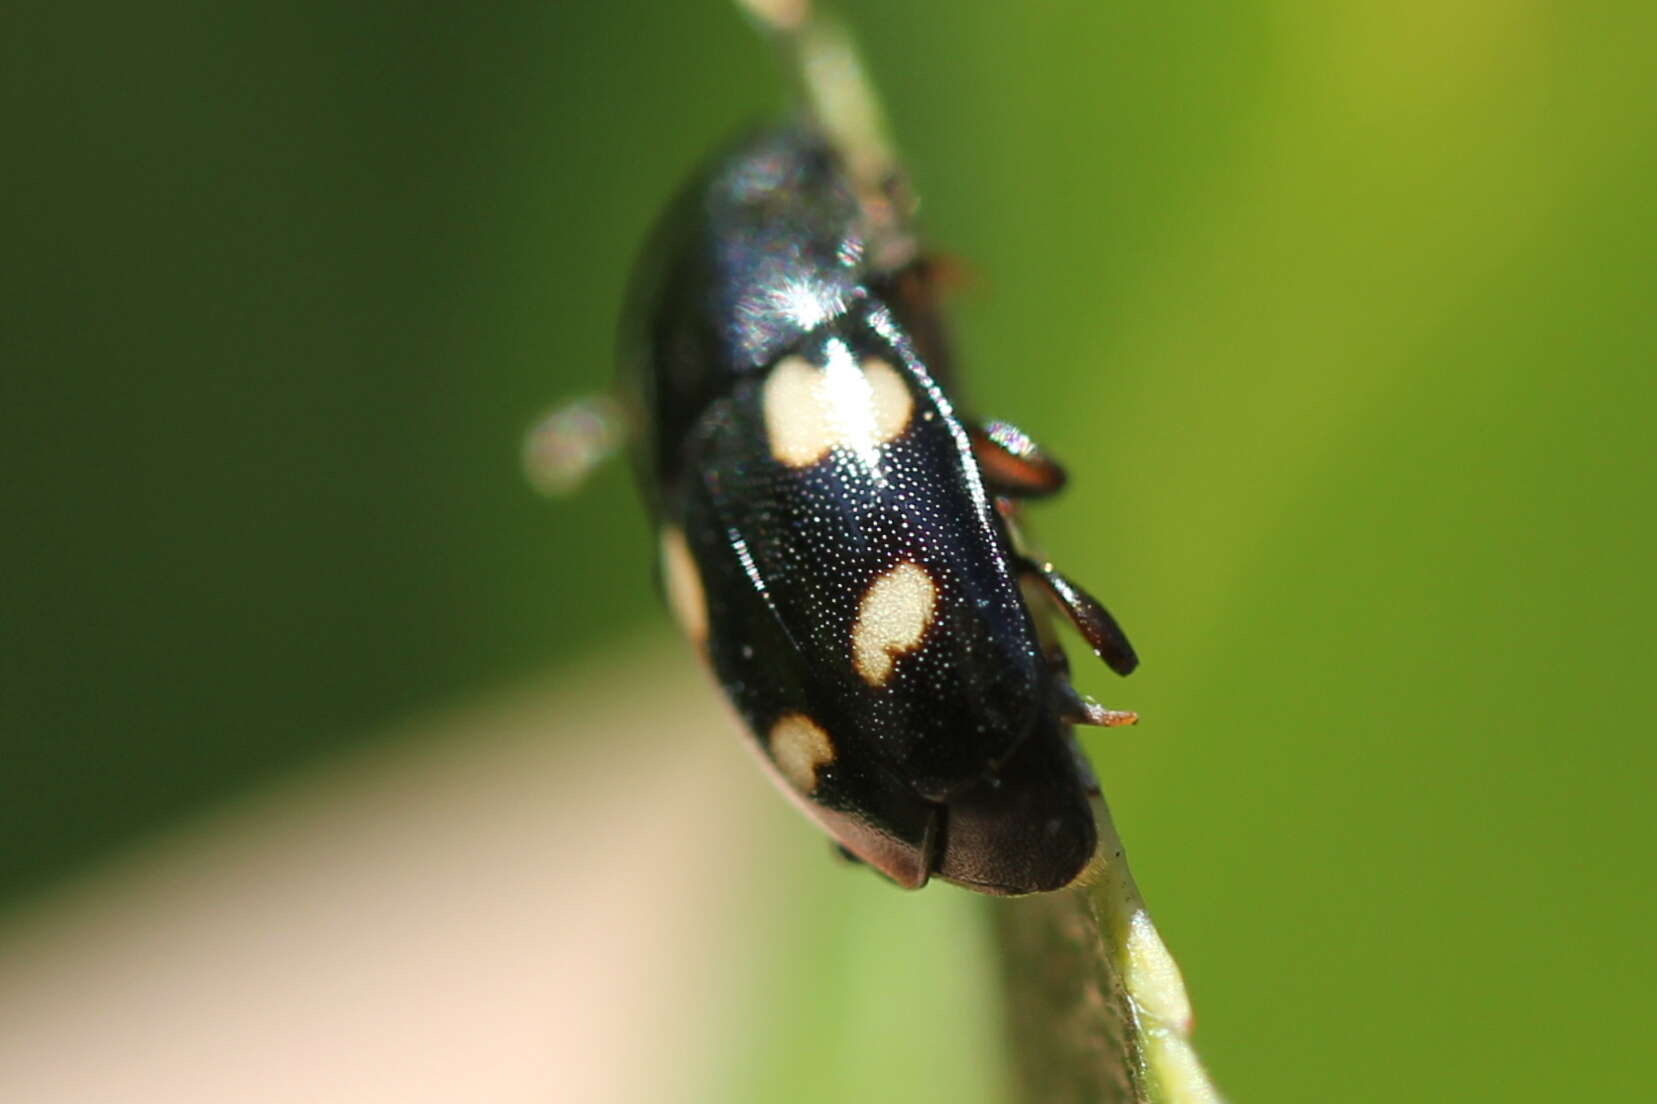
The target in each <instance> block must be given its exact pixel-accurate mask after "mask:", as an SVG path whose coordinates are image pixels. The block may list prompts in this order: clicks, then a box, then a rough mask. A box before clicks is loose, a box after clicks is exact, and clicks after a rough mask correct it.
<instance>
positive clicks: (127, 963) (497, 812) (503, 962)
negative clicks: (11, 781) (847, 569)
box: [0, 650, 770, 1104]
mask: <svg viewBox="0 0 1657 1104" xmlns="http://www.w3.org/2000/svg"><path fill="white" fill-rule="evenodd" d="M629 656H630V658H629V663H628V664H627V666H626V667H625V668H623V669H625V670H628V671H629V680H628V687H629V688H628V689H627V690H626V691H625V694H626V698H625V700H623V701H621V702H614V701H611V700H610V698H611V697H612V694H611V693H607V692H606V691H609V690H613V684H611V683H610V682H609V681H608V680H609V677H610V676H609V675H604V674H600V675H597V676H594V677H587V678H579V677H577V678H572V679H567V680H566V681H565V682H564V683H563V684H562V688H559V687H553V688H550V689H548V690H546V691H544V692H543V691H534V692H527V693H523V694H519V695H516V696H514V697H513V698H512V699H511V700H506V701H500V702H496V703H493V704H485V705H482V706H479V707H477V708H473V709H468V710H466V711H464V712H458V713H455V714H453V715H449V716H445V717H441V718H437V719H434V720H432V721H431V722H429V723H425V724H421V725H418V726H413V727H410V728H409V729H408V730H407V731H406V732H401V733H397V734H394V738H392V739H389V740H383V741H380V742H378V743H377V744H376V746H375V750H373V751H371V752H368V753H364V754H360V755H357V756H353V757H351V758H349V759H345V760H342V761H340V762H338V763H335V764H332V765H324V767H322V768H319V769H317V770H315V771H313V772H312V773H310V774H308V775H305V776H302V777H300V778H297V779H295V780H292V781H290V782H289V783H288V784H287V785H285V786H284V787H282V788H281V789H280V790H277V791H273V792H269V793H266V794H262V795H260V796H259V797H257V798H256V799H252V800H249V801H245V802H243V803H241V804H239V805H237V806H235V807H233V808H229V809H226V810H223V811H221V812H219V813H217V814H215V815H213V816H211V817H209V818H206V819H204V820H202V821H200V822H197V823H195V824H193V825H191V826H190V827H188V828H186V829H184V830H181V831H179V832H177V833H176V834H174V835H173V836H172V837H170V838H168V839H165V840H161V841H157V842H155V843H153V844H151V845H149V846H148V847H146V848H145V849H144V850H143V851H142V852H140V853H135V854H133V855H131V856H129V857H128V858H126V859H124V860H123V861H121V862H119V863H117V864H114V865H112V866H110V867H108V868H106V869H105V870H103V871H101V872H99V873H96V874H94V875H91V876H89V877H87V878H85V879H83V880H82V881H81V882H80V883H79V884H77V885H75V886H73V887H71V888H68V889H66V890H64V891H62V892H60V893H59V894H57V895H56V896H55V897H53V898H51V899H48V900H46V901H44V902H42V903H41V904H39V905H38V906H35V907H33V908H31V909H30V910H29V911H28V912H27V914H25V915H23V916H20V917H15V918H13V919H11V920H10V921H9V922H8V923H7V924H6V925H5V926H4V927H3V928H0V1100H6V1101H29V1102H31V1104H49V1102H55V1101H75V1102H77V1104H84V1102H87V1101H106V1100H110V1101H113V1100H120V1101H149V1100H156V1101H213V1102H215V1104H220V1102H224V1101H231V1100H234V1101H277V1100H281V1101H297V1100H304V1101H352V1102H359V1104H360V1102H364V1101H380V1100H385V1101H399V1102H409V1101H457V1100H478V1101H549V1100H554V1101H607V1100H617V1101H621V1100H626V1101H639V1100H677V1099H691V1098H700V1097H704V1096H705V1095H706V1094H707V1090H708V1088H709V1087H710V1079H711V1078H712V1077H713V1072H712V1070H711V1063H712V1059H711V1058H710V1057H709V1055H711V1054H716V1053H718V1052H720V1051H721V1047H720V1045H718V1043H717V1040H718V1038H719V1037H720V1036H721V1035H722V1033H723V1032H724V1031H725V1030H728V1024H729V1022H730V1018H731V1016H732V1015H733V1014H734V1012H733V1010H732V1009H731V1008H728V1007H724V1006H723V1004H722V1002H724V1001H726V1000H727V997H726V996H723V995H728V994H730V993H731V992H733V991H740V989H741V982H742V978H741V977H740V976H737V977H735V978H733V977H731V976H729V973H730V971H731V970H732V969H733V968H735V964H737V963H741V962H745V961H747V960H748V959H747V958H746V957H745V956H743V955H734V954H732V953H730V950H731V948H730V947H729V946H727V945H726V943H725V941H727V940H730V939H732V938H733V934H732V933H733V932H735V931H743V930H748V934H747V935H745V936H744V937H743V939H744V942H745V943H746V942H749V941H751V937H752V932H751V925H750V924H747V923H743V924H731V923H728V921H730V920H731V919H732V918H733V917H735V916H736V914H737V910H738V908H739V907H740V906H742V903H743V901H744V896H745V893H746V892H747V886H748V884H749V883H748V881H747V880H748V879H753V878H755V877H757V876H758V874H757V873H756V872H758V871H762V870H763V869H764V868H765V865H766V862H765V860H764V858H763V856H761V855H758V854H756V852H758V851H762V850H763V846H762V845H761V844H760V843H758V842H757V841H755V840H754V838H753V837H754V833H753V825H754V824H755V823H756V822H757V823H763V822H764V817H763V815H758V814H755V806H756V805H757V804H759V803H761V802H765V801H767V800H770V799H769V795H766V794H765V793H764V783H763V782H762V781H760V780H759V778H758V773H757V772H756V771H754V770H753V768H752V764H751V763H750V762H748V761H747V759H746V756H745V752H744V751H743V750H742V748H741V746H740V743H739V741H738V740H736V739H733V738H731V737H732V733H731V731H730V724H731V722H729V721H728V719H727V718H726V717H725V715H724V714H723V713H722V712H721V711H720V707H719V706H718V705H717V703H716V701H715V698H714V696H713V694H712V692H711V691H710V690H709V689H708V687H707V685H706V683H705V681H704V680H703V679H702V678H701V675H700V672H698V671H697V670H695V669H694V667H693V666H692V665H691V661H690V660H689V659H688V658H687V657H685V656H684V653H683V652H682V651H679V650H675V651H673V652H671V653H668V652H660V653H652V652H649V651H648V650H646V652H645V654H644V655H643V656H642V659H643V660H644V662H640V659H641V657H640V654H639V652H638V650H634V651H633V652H631V653H629ZM600 670H603V671H609V672H612V673H613V671H614V668H600ZM645 671H648V675H643V674H641V672H645ZM588 674H590V673H588ZM641 679H642V680H643V681H640V680H641ZM640 686H644V687H645V688H646V691H645V692H641V691H640V689H639V687H640ZM733 982H735V985H734V986H733Z"/></svg>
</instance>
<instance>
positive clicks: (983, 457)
mask: <svg viewBox="0 0 1657 1104" xmlns="http://www.w3.org/2000/svg"><path fill="white" fill-rule="evenodd" d="M967 436H968V437H969V438H970V439H971V441H972V454H973V456H974V457H975V458H976V459H977V461H978V470H979V471H981V472H983V474H984V482H985V483H986V484H988V485H989V488H990V491H991V492H992V493H993V494H997V495H1000V496H1003V497H1006V498H1046V497H1048V496H1049V495H1054V494H1057V493H1058V492H1059V491H1060V490H1062V489H1063V488H1064V481H1065V475H1064V469H1063V468H1062V467H1060V466H1059V464H1058V462H1057V461H1056V460H1053V459H1052V458H1050V457H1049V456H1047V454H1046V453H1044V452H1042V451H1041V449H1040V448H1039V447H1038V446H1037V445H1036V443H1035V442H1034V441H1032V440H1031V439H1030V437H1029V435H1028V434H1026V433H1025V432H1024V431H1023V430H1021V429H1019V428H1018V427H1017V426H1015V425H1013V424H1012V423H1010V422H998V421H989V422H985V423H984V424H983V425H981V426H974V427H973V428H971V429H969V430H968V431H967Z"/></svg>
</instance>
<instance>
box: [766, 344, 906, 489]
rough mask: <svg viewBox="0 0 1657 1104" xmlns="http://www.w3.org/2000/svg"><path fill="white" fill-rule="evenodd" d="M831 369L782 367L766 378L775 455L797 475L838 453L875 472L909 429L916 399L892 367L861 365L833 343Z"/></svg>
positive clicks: (791, 363) (797, 363) (798, 364)
mask: <svg viewBox="0 0 1657 1104" xmlns="http://www.w3.org/2000/svg"><path fill="white" fill-rule="evenodd" d="M826 359H827V364H826V365H825V366H824V367H823V368H820V369H819V368H815V367H813V366H812V365H811V364H810V363H808V362H807V361H806V360H805V358H803V357H798V356H788V357H784V358H782V359H781V360H779V361H778V362H777V364H776V366H775V367H773V368H772V369H771V374H770V375H769V376H767V377H766V380H765V388H764V392H763V395H762V403H763V407H764V414H765V433H766V439H767V440H769V441H770V443H771V455H773V456H775V457H776V458H777V459H778V460H779V461H781V462H782V463H784V464H787V465H788V466H789V467H791V468H803V467H807V466H808V465H811V464H815V463H816V462H817V461H819V460H821V459H822V458H823V457H825V456H827V455H828V454H829V452H830V451H831V450H833V449H836V448H841V449H846V450H849V451H850V452H852V453H853V454H855V455H856V456H857V457H858V458H859V459H860V460H861V461H862V462H863V463H864V464H865V465H867V466H869V467H871V468H873V467H876V466H878V464H879V460H880V451H879V450H880V446H881V445H883V444H885V443H886V442H888V441H891V440H894V439H895V438H897V437H898V436H900V435H901V434H902V433H903V431H904V430H905V429H906V428H908V425H909V419H910V418H911V417H912V416H913V414H914V410H915V397H914V395H912V394H911V393H910V391H909V387H908V385H907V384H905V383H904V381H903V377H902V376H901V375H900V374H899V373H898V371H897V370H896V369H895V368H893V367H892V366H891V365H890V364H888V363H887V362H886V361H884V360H881V359H880V358H878V357H869V358H868V359H867V360H865V361H864V362H863V363H862V365H861V366H859V365H858V364H856V363H855V362H853V360H852V358H851V351H850V350H849V349H847V348H846V347H845V345H844V344H840V343H831V344H830V346H829V348H828V351H827V356H826Z"/></svg>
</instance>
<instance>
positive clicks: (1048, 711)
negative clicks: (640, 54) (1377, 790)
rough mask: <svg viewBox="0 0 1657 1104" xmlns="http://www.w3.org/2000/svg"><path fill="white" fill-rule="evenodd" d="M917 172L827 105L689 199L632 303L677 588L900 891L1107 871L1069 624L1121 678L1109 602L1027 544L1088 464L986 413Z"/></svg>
mask: <svg viewBox="0 0 1657 1104" xmlns="http://www.w3.org/2000/svg"><path fill="white" fill-rule="evenodd" d="M910 206H911V205H910V203H909V201H908V198H907V193H906V190H905V188H904V186H903V183H902V180H901V178H900V177H899V176H897V175H896V174H895V173H890V172H886V173H882V174H881V175H879V176H876V177H871V176H870V175H869V174H868V173H867V172H862V173H860V171H859V169H858V167H857V165H856V164H854V158H853V157H852V156H850V155H849V154H848V151H847V149H846V148H845V146H844V143H843V142H840V141H838V140H837V137H836V135H834V134H833V133H832V132H831V131H830V130H829V129H828V128H825V127H823V126H822V125H820V123H819V122H818V121H817V120H814V119H812V118H811V117H809V116H805V117H802V118H801V119H799V120H797V121H794V122H790V123H786V124H783V125H780V126H775V127H771V128H767V129H764V130H762V131H760V132H758V133H755V134H752V135H750V136H748V137H747V138H745V139H743V140H741V141H740V142H738V143H737V144H736V145H735V146H734V147H733V148H732V149H730V150H728V151H727V152H726V153H724V154H723V155H721V156H720V157H718V158H716V159H715V160H713V161H712V162H711V163H710V165H709V166H707V167H706V168H705V169H704V170H703V171H701V172H700V173H699V174H698V175H697V176H696V177H695V178H694V179H693V180H692V181H691V183H690V184H689V185H688V186H687V187H686V188H685V189H684V190H683V191H682V192H681V194H680V195H679V197H678V198H677V199H676V200H675V201H674V202H673V203H672V205H671V206H670V208H669V210H668V212H667V214H666V215H665V216H664V217H663V219H662V220H661V222H660V224H659V226H658V228H657V231H656V232H655V234H654V236H653V238H652V241H651V244H650V246H649V247H648V248H647V250H646V253H645V259H644V260H643V261H641V263H640V265H639V267H638V269H637V272H636V275H635V278H634V281H633V285H632V289H631V292H630V295H629V306H628V308H627V310H626V311H625V313H624V318H625V322H624V327H623V340H622V342H621V347H622V348H621V355H620V358H619V359H620V369H619V377H618V378H619V382H620V385H621V393H622V394H623V395H624V397H625V401H626V403H627V404H628V406H629V407H630V410H631V414H632V417H633V419H634V421H635V424H637V425H638V426H640V427H641V432H640V433H639V435H638V439H637V441H636V447H635V452H634V465H635V470H636V473H637V478H638V482H639V484H640V487H641V489H642V493H643V497H644V498H645V500H646V502H647V504H648V507H649V510H650V512H651V514H652V517H653V519H654V523H655V525H656V527H657V532H658V534H659V546H660V547H659V570H660V580H661V585H662V589H663V590H664V592H665V596H666V599H667V602H668V604H669V606H670V607H671V609H672V611H673V613H674V614H675V616H676V619H677V620H678V622H679V624H680V626H681V627H682V629H683V630H684V632H685V634H686V635H687V636H688V637H689V638H690V639H691V641H692V642H693V643H694V644H695V645H696V647H697V648H698V649H700V651H701V652H702V654H703V656H704V658H705V659H706V661H707V663H708V664H709V666H710V667H711V669H712V671H713V673H714V675H715V677H716V678H717V680H718V682H719V684H720V686H721V687H722V688H723V689H724V692H725V694H726V695H727V697H728V698H729V700H730V702H731V703H732V704H733V705H734V706H735V708H736V711H737V713H738V714H739V715H740V716H741V718H742V720H743V721H744V722H745V724H746V727H747V729H748V731H749V734H750V736H751V742H752V744H753V746H754V749H755V750H756V751H757V752H758V753H759V757H760V761H761V763H762V764H763V765H764V766H765V768H766V769H767V770H768V772H769V773H770V774H771V775H772V777H773V778H774V779H775V781H776V782H777V783H778V784H779V785H780V786H781V788H782V789H783V791H784V792H785V793H786V794H788V795H789V796H790V797H791V798H792V799H793V800H794V801H795V803H796V804H798V805H799V806H800V807H801V808H802V809H803V810H804V811H805V812H806V813H807V814H808V815H810V816H811V817H812V818H813V819H815V820H816V821H817V822H818V823H819V824H820V825H821V826H822V827H823V828H824V829H825V830H826V831H827V832H828V833H829V835H830V836H832V837H833V839H834V840H835V841H836V843H837V844H838V845H839V847H840V848H841V849H842V850H843V851H844V852H845V853H847V854H849V855H850V856H852V857H854V858H856V859H858V860H861V861H862V862H865V863H867V864H869V865H871V866H873V867H874V868H875V869H877V870H879V871H880V872H881V873H883V874H885V875H886V876H887V877H888V878H890V879H891V880H892V881H894V882H896V883H897V884H899V885H901V886H905V887H909V888H915V887H919V886H921V885H924V884H925V883H926V882H927V881H928V879H929V878H931V877H933V876H936V877H939V878H941V879H943V880H946V881H949V882H954V883H957V884H959V885H962V886H965V887H968V888H970V889H974V890H978V891H981V892H984V893H990V894H999V895H1015V894H1027V893H1037V892H1045V891H1050V890H1056V889H1060V888H1062V887H1065V886H1068V885H1072V884H1075V883H1077V882H1078V881H1079V880H1085V878H1086V877H1087V876H1088V874H1089V872H1090V871H1095V870H1097V869H1098V866H1099V863H1098V861H1096V857H1095V850H1096V845H1097V833H1096V830H1095V824H1094V815H1093V811H1092V808H1091V805H1090V801H1091V799H1092V798H1093V797H1095V796H1096V795H1097V793H1098V787H1097V784H1096V782H1095V781H1094V779H1093V776H1092V774H1091V771H1090V769H1089V767H1088V765H1087V763H1086V760H1085V759H1084V758H1083V756H1082V754H1081V752H1080V750H1079V749H1078V747H1077V745H1076V742H1075V739H1074V736H1073V733H1072V729H1071V726H1072V725H1073V724H1076V723H1085V724H1102V725H1114V724H1123V723H1131V722H1132V721H1134V720H1135V717H1134V715H1133V714H1131V713H1124V712H1117V711H1113V710H1107V709H1104V708H1102V707H1100V706H1098V705H1097V704H1095V703H1093V702H1092V701H1091V700H1089V699H1086V698H1084V697H1083V696H1081V695H1080V694H1078V693H1077V692H1076V691H1075V690H1074V689H1073V688H1072V686H1071V684H1070V680H1069V677H1068V670H1067V665H1066V660H1065V656H1064V653H1063V651H1062V650H1061V649H1060V648H1059V646H1058V645H1057V643H1056V642H1055V640H1054V638H1053V636H1052V634H1051V632H1050V631H1049V630H1048V628H1047V627H1046V622H1047V617H1046V611H1047V609H1048V608H1049V607H1052V608H1056V609H1058V610H1060V611H1062V612H1063V613H1064V614H1066V615H1067V616H1068V617H1069V619H1070V620H1071V621H1072V622H1073V623H1074V624H1075V626H1076V627H1077V628H1078V629H1079V630H1080V632H1081V634H1082V635H1083V637H1084V638H1085V639H1086V641H1087V642H1088V643H1089V645H1090V646H1091V647H1092V649H1093V650H1094V652H1095V653H1096V654H1097V655H1099V656H1100V657H1101V658H1102V659H1103V660H1104V661H1105V662H1106V663H1107V664H1108V665H1109V666H1110V667H1111V668H1112V669H1114V670H1115V671H1117V672H1118V673H1119V674H1123V675H1126V674H1128V673H1129V672H1131V671H1132V670H1133V669H1134V667H1135V666H1136V665H1137V662H1138V660H1137V657H1136V656H1135V653H1134V651H1133V648H1132V646H1131V645H1130V644H1129V643H1128V640H1127V638H1126V636H1125V635H1124V634H1123V632H1122V630H1121V628H1120V627H1119V626H1118V625H1117V623H1116V621H1115V620H1114V618H1113V617H1112V616H1111V615H1110V613H1109V612H1108V611H1106V609H1105V607H1104V606H1102V605H1101V604H1100V603H1099V602H1098V601H1097V600H1095V599H1094V598H1092V597H1091V596H1089V595H1088V594H1087V593H1086V592H1085V591H1084V590H1082V589H1081V588H1080V587H1078V586H1077V585H1075V584H1074V583H1073V582H1071V581H1070V580H1069V579H1068V578H1067V577H1065V576H1064V575H1062V574H1061V573H1059V572H1058V571H1057V570H1055V569H1054V568H1053V567H1052V565H1051V564H1049V563H1047V562H1045V561H1043V560H1040V559H1037V558H1035V557H1033V556H1031V555H1029V554H1028V553H1027V551H1026V550H1025V549H1024V546H1023V545H1022V543H1021V541H1020V538H1019V535H1018V533H1017V526H1016V521H1017V515H1018V512H1019V504H1020V503H1022V502H1023V501H1025V500H1028V499H1034V498H1041V497H1045V496H1048V495H1051V494H1053V493H1055V492H1056V491H1058V490H1059V489H1060V487H1061V486H1062V485H1063V483H1064V481H1065V480H1064V473H1063V470H1062V469H1061V468H1060V466H1059V465H1058V464H1056V463H1055V462H1054V461H1053V460H1052V459H1050V458H1049V457H1048V456H1047V455H1046V454H1045V453H1044V452H1043V451H1042V450H1041V449H1040V448H1038V447H1037V446H1036V445H1035V444H1034V442H1032V441H1031V440H1030V438H1029V437H1027V436H1026V435H1025V434H1023V433H1022V432H1021V431H1019V430H1018V429H1016V428H1015V427H1013V426H1011V425H1009V424H1007V423H1005V422H988V423H976V422H973V421H971V420H969V419H967V418H965V417H964V416H963V415H962V414H961V413H960V412H958V410H957V408H956V406H955V404H954V402H953V401H952V399H951V395H952V394H954V392H955V383H954V380H953V371H952V367H951V357H950V349H949V345H948V342H947V340H946V339H945V335H944V330H943V326H942V324H941V321H940V315H939V309H938V304H937V299H938V291H939V284H940V275H939V268H940V266H939V264H938V263H937V262H936V261H934V260H932V259H930V258H928V257H927V256H925V255H923V254H922V253H921V252H920V251H919V249H918V248H917V247H916V246H915V245H914V236H913V233H912V232H911V229H910V225H909V218H908V211H909V209H910Z"/></svg>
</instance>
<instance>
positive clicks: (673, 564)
mask: <svg viewBox="0 0 1657 1104" xmlns="http://www.w3.org/2000/svg"><path fill="white" fill-rule="evenodd" d="M662 584H663V587H664V588H665V589H666V590H667V604H668V608H669V609H671V610H672V611H673V619H674V620H675V621H677V622H678V623H679V628H680V630H681V631H682V632H683V633H684V634H685V635H686V636H687V637H689V638H690V639H691V641H692V642H693V643H696V644H701V643H702V642H703V641H705V640H707V638H708V602H707V598H706V596H705V595H704V594H703V592H702V573H701V572H700V571H698V570H697V567H696V560H695V559H694V558H692V556H691V554H690V545H689V544H687V543H685V534H684V531H683V530H681V529H679V528H678V527H677V526H673V525H666V526H663V527H662Z"/></svg>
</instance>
